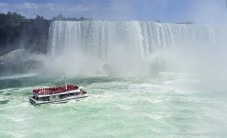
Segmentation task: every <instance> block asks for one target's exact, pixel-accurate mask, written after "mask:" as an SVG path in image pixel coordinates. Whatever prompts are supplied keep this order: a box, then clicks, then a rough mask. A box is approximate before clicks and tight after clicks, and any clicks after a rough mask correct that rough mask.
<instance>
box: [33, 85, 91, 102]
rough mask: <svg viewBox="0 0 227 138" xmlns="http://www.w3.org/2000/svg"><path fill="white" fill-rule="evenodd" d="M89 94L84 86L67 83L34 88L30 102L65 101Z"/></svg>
mask: <svg viewBox="0 0 227 138" xmlns="http://www.w3.org/2000/svg"><path fill="white" fill-rule="evenodd" d="M87 96H88V94H87V92H86V91H84V90H83V87H78V86H74V85H65V86H57V87H47V88H39V89H34V90H33V95H32V96H30V97H29V102H30V103H31V104H33V105H40V104H47V103H65V102H67V101H68V100H72V99H81V98H85V97H87Z"/></svg>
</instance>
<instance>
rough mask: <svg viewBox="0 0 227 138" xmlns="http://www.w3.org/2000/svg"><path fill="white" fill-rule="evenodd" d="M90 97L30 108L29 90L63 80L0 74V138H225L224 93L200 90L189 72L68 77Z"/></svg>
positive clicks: (195, 77) (194, 76)
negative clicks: (123, 76)
mask: <svg viewBox="0 0 227 138" xmlns="http://www.w3.org/2000/svg"><path fill="white" fill-rule="evenodd" d="M67 81H68V82H69V83H74V84H77V85H80V86H84V87H85V88H86V90H87V91H88V92H89V97H88V98H86V99H84V100H81V101H70V102H68V103H65V104H47V105H41V106H37V107H35V106H33V105H30V104H29V102H28V96H29V95H30V94H31V91H32V89H33V88H36V87H43V86H50V85H58V84H62V83H63V79H60V78H54V79H40V78H37V77H34V76H22V77H21V76H16V77H10V78H1V79H0V84H1V90H0V118H1V119H0V137H1V138H2V137H3V138H4V137H47V138H48V137H62V138H63V137H64V138H65V137H78V138H79V137H91V138H94V137H98V138H99V137H101V138H102V137H103V138H109V137H122V138H127V137H135V138H137V137H149V138H150V137H168V138H169V137H189V138H192V137H196V138H197V137H199V138H200V137H201V138H207V137H210V138H213V137H223V138H224V137H227V133H226V131H225V130H226V128H227V123H226V122H227V121H226V119H227V117H226V113H227V112H226V111H227V110H226V109H227V107H226V101H227V98H226V94H225V93H223V92H219V91H215V90H207V89H203V88H202V87H201V86H200V85H199V84H201V83H202V80H201V79H200V78H199V77H198V76H196V75H192V74H183V73H167V72H163V73H158V74H153V75H150V76H147V77H127V78H111V77H106V76H94V77H72V78H69V79H67Z"/></svg>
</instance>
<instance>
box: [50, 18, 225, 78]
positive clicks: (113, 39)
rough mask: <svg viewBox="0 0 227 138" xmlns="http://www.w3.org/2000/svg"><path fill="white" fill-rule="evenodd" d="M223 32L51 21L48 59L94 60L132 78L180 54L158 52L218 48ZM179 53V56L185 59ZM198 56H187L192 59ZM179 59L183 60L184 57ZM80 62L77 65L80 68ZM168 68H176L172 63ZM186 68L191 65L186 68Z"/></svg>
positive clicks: (143, 24)
mask: <svg viewBox="0 0 227 138" xmlns="http://www.w3.org/2000/svg"><path fill="white" fill-rule="evenodd" d="M225 30H226V28H224V27H218V26H215V25H195V24H169V23H154V22H145V21H54V22H53V23H52V24H51V27H50V33H49V34H50V36H49V55H52V56H53V57H59V56H62V55H63V57H64V55H67V56H68V57H67V58H68V59H67V58H65V59H64V60H70V61H73V60H76V59H78V57H80V58H82V59H88V58H89V59H88V61H91V59H92V60H93V59H97V60H99V62H103V63H100V66H102V65H103V64H105V63H108V65H109V66H111V68H112V70H114V72H118V73H119V72H121V73H125V72H130V71H132V70H133V69H135V70H134V71H132V74H137V73H136V72H149V70H150V69H151V68H157V65H156V67H154V66H153V64H154V63H155V64H157V63H158V64H164V63H162V62H164V61H163V60H173V57H174V56H176V55H178V54H179V52H178V53H177V54H176V53H174V54H173V53H172V54H171V55H169V53H168V54H167V53H164V54H161V56H160V53H159V54H157V52H158V51H159V52H160V51H163V50H164V51H171V50H173V49H174V50H178V51H179V50H183V51H188V50H190V51H191V52H192V53H195V52H198V51H199V49H201V48H200V47H204V48H205V49H208V47H210V46H212V47H219V46H220V45H223V44H224V41H225V39H224V36H225V33H226V31H225ZM65 51H66V52H65ZM175 52H176V51H175ZM81 53H82V54H81ZM180 53H181V56H182V55H185V54H184V53H183V54H182V52H180ZM187 54H188V53H187ZM200 54H201V53H198V54H196V55H195V56H194V55H193V56H192V55H189V56H191V57H192V58H193V57H196V56H198V55H200ZM69 55H71V56H69ZM157 55H158V56H157ZM172 55H174V56H172ZM167 56H169V57H167ZM157 57H158V58H157ZM191 57H187V59H189V58H191ZM180 58H182V59H183V57H180ZM175 59H179V57H175ZM175 59H174V60H175ZM80 61H83V60H80ZM80 61H76V62H77V63H79V64H80V63H81V62H80ZM88 61H83V63H88ZM62 62H63V61H62ZM93 62H97V61H92V63H93ZM160 62H161V63H160ZM165 62H166V61H165ZM167 62H173V61H167ZM174 62H175V61H174ZM177 62H178V61H177ZM181 62H184V61H181ZM187 62H190V61H187ZM193 62H194V61H193ZM57 64H60V63H57ZM61 64H62V63H61ZM165 64H166V63H165ZM167 64H168V63H167ZM169 64H171V66H175V65H173V64H174V63H169ZM175 64H179V63H175ZM98 66H99V65H98ZM126 66H127V67H126ZM158 66H160V65H158ZM187 66H191V65H189V64H187ZM93 67H94V65H93ZM58 68H59V67H58ZM84 68H92V67H84ZM126 68H128V69H126ZM96 70H99V69H96ZM74 72H75V71H74ZM98 72H99V71H98Z"/></svg>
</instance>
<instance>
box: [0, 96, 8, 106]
mask: <svg viewBox="0 0 227 138" xmlns="http://www.w3.org/2000/svg"><path fill="white" fill-rule="evenodd" d="M9 101H10V100H9V99H7V98H4V97H0V105H1V104H7V103H8V102H9Z"/></svg>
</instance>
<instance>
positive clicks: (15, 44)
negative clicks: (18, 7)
mask: <svg viewBox="0 0 227 138" xmlns="http://www.w3.org/2000/svg"><path fill="white" fill-rule="evenodd" d="M50 24H51V21H48V20H24V21H23V22H22V23H20V24H18V25H16V26H4V25H1V26H0V49H1V50H0V55H4V54H6V53H8V52H10V51H13V50H15V49H26V50H29V51H31V52H34V53H44V54H45V53H46V52H47V41H48V33H49V26H50Z"/></svg>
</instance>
